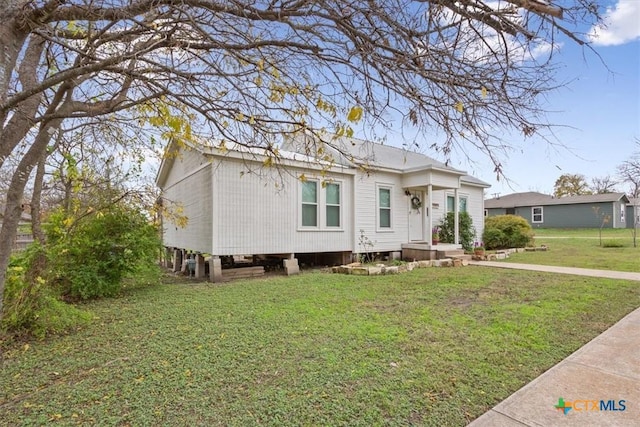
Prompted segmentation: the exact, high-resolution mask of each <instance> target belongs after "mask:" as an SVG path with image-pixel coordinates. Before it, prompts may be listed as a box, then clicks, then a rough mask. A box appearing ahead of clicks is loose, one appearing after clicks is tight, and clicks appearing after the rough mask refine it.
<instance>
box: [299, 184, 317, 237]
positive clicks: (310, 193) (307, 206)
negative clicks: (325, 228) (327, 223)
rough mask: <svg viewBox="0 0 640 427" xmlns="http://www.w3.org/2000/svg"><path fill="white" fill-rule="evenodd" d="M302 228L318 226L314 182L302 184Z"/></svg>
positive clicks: (315, 186)
mask: <svg viewBox="0 0 640 427" xmlns="http://www.w3.org/2000/svg"><path fill="white" fill-rule="evenodd" d="M302 226H303V227H317V226H318V183H317V182H315V181H306V182H303V183H302Z"/></svg>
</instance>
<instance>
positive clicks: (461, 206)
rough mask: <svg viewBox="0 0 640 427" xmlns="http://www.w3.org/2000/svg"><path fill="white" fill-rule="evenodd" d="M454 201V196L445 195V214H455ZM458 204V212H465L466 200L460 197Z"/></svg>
mask: <svg viewBox="0 0 640 427" xmlns="http://www.w3.org/2000/svg"><path fill="white" fill-rule="evenodd" d="M455 200H456V198H455V196H451V195H447V212H455V208H456V207H455V204H454V203H455ZM458 203H459V205H458V206H459V208H458V211H459V212H467V198H466V197H465V196H460V198H459V199H458Z"/></svg>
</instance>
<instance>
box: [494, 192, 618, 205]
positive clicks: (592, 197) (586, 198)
mask: <svg viewBox="0 0 640 427" xmlns="http://www.w3.org/2000/svg"><path fill="white" fill-rule="evenodd" d="M620 200H621V201H623V202H625V203H628V201H629V199H627V196H626V195H625V194H624V193H605V194H587V195H582V196H567V197H554V196H550V195H548V194H543V193H538V192H535V191H528V192H525V193H513V194H507V195H506V196H501V197H496V198H494V199H488V200H485V201H484V207H485V209H496V208H515V207H520V206H547V205H575V204H581V203H604V202H617V201H620Z"/></svg>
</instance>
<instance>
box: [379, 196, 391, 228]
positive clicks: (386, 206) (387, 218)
mask: <svg viewBox="0 0 640 427" xmlns="http://www.w3.org/2000/svg"><path fill="white" fill-rule="evenodd" d="M378 212H379V214H378V217H379V218H378V224H379V227H380V228H391V189H390V188H378Z"/></svg>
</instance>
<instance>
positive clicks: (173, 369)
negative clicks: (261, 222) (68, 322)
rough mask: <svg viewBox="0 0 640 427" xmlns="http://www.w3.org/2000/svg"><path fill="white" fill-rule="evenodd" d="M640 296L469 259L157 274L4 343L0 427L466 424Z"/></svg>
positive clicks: (622, 284)
mask: <svg viewBox="0 0 640 427" xmlns="http://www.w3.org/2000/svg"><path fill="white" fill-rule="evenodd" d="M638 305H640V291H639V289H638V286H637V283H633V282H626V281H613V280H604V279H592V278H584V277H577V276H576V277H573V276H564V275H551V274H546V273H532V272H526V273H522V272H518V271H506V270H501V269H488V268H475V267H467V268H456V269H452V268H430V269H420V270H414V271H413V272H410V273H406V274H402V275H397V276H379V277H356V276H343V275H329V274H326V273H320V272H313V273H305V274H301V275H299V276H296V277H290V278H283V277H272V278H264V279H259V280H251V281H237V282H232V283H229V284H224V285H213V284H196V283H193V282H184V281H183V282H181V283H165V284H162V285H158V286H152V287H147V288H139V289H134V290H130V291H128V292H127V293H126V294H125V295H124V296H122V297H121V298H118V299H115V300H114V299H112V300H103V301H96V302H93V303H90V304H86V305H85V306H84V307H83V308H85V309H88V310H91V311H92V312H93V313H94V316H95V319H94V321H93V323H92V324H91V325H90V326H88V327H84V328H83V329H81V330H78V331H76V332H74V333H73V334H70V335H67V336H60V337H55V338H52V339H49V340H46V341H42V342H38V341H36V342H29V343H24V342H22V343H18V342H8V341H6V342H4V343H0V344H2V345H3V346H4V348H5V352H4V362H3V366H2V369H1V370H0V420H1V421H0V424H2V425H43V424H50V423H51V424H53V423H55V424H58V425H136V426H144V425H220V426H222V425H224V426H244V425H273V426H276V425H278V426H279V425H301V426H302V425H327V426H331V425H349V426H371V425H389V426H400V425H427V426H428V425H433V426H462V425H465V424H466V423H468V422H469V421H471V420H473V419H475V418H476V417H478V416H479V415H481V414H482V413H484V412H485V411H486V410H488V409H489V408H490V407H492V406H493V405H495V404H496V403H497V402H499V401H500V400H502V399H504V398H506V397H507V396H509V395H510V394H511V393H513V392H514V391H515V390H517V389H518V388H519V387H521V386H522V385H524V384H526V383H527V382H529V381H531V380H532V379H533V378H535V377H536V376H538V375H539V374H540V373H542V372H543V371H545V370H546V369H548V368H549V367H551V366H552V365H554V364H555V363H557V362H558V361H560V360H561V359H563V358H564V357H566V356H567V355H569V354H570V353H571V352H573V351H574V350H576V349H577V348H579V347H580V346H582V345H583V344H584V343H586V342H587V341H589V340H590V339H592V338H593V337H594V336H596V335H597V334H598V333H600V332H602V331H603V330H605V329H606V328H607V327H608V326H610V325H611V324H613V323H614V322H616V321H617V320H618V319H620V318H621V317H623V316H624V315H625V314H627V313H628V312H630V311H631V310H633V309H634V308H636V307H638Z"/></svg>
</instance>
